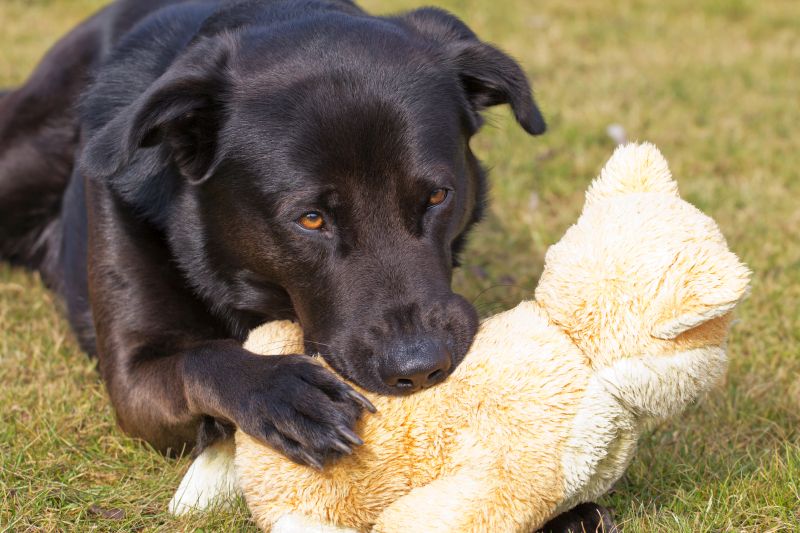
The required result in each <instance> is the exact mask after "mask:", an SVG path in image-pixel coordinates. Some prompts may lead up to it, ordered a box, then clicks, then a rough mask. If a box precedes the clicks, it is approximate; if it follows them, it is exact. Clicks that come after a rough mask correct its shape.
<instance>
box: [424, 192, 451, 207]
mask: <svg viewBox="0 0 800 533" xmlns="http://www.w3.org/2000/svg"><path fill="white" fill-rule="evenodd" d="M445 200H447V189H434V190H433V192H431V195H430V196H429V197H428V207H436V206H437V205H441V204H442V203H444V201H445Z"/></svg>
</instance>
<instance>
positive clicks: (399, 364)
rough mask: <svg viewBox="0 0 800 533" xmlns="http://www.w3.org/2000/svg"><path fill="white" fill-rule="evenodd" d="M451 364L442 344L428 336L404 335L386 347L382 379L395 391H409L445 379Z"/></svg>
mask: <svg viewBox="0 0 800 533" xmlns="http://www.w3.org/2000/svg"><path fill="white" fill-rule="evenodd" d="M451 365H452V359H451V357H450V350H449V349H448V348H447V346H446V345H445V343H443V342H440V341H437V340H435V339H430V338H427V337H409V338H403V339H398V340H396V341H395V342H393V343H392V344H391V345H390V346H389V349H388V350H387V353H386V360H385V364H384V365H382V366H383V368H382V369H381V378H382V379H383V382H384V383H386V384H387V385H388V386H390V387H392V388H393V389H394V390H396V391H397V392H398V393H401V394H405V393H411V392H416V391H418V390H420V389H423V388H426V387H432V386H434V385H436V384H437V383H440V382H442V381H444V379H445V378H446V377H447V371H448V370H450V366H451Z"/></svg>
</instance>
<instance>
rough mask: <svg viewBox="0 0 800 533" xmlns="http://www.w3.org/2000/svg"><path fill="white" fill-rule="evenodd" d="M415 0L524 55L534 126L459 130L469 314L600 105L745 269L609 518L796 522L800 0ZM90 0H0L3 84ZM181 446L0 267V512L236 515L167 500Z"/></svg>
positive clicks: (210, 519) (525, 252) (52, 517)
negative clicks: (735, 307)
mask: <svg viewBox="0 0 800 533" xmlns="http://www.w3.org/2000/svg"><path fill="white" fill-rule="evenodd" d="M422 1H424V0H384V1H381V0H363V1H362V4H363V5H364V6H365V7H367V8H369V9H371V10H372V11H373V12H377V13H388V12H394V11H398V10H402V9H407V8H411V7H416V6H419V5H421V2H422ZM429 1H430V2H435V3H437V4H438V5H440V6H442V7H445V8H448V9H450V10H452V11H454V12H455V13H457V14H458V15H460V16H461V17H463V18H464V19H465V20H466V21H467V22H468V23H469V24H470V25H471V26H472V27H473V28H474V29H475V30H476V31H477V32H478V33H479V34H480V35H481V36H483V37H484V38H486V39H488V40H490V41H492V42H495V43H497V44H499V45H500V46H501V47H503V48H504V49H506V50H507V51H509V52H511V53H512V54H513V55H514V56H515V57H517V58H518V59H519V60H520V61H521V63H522V64H523V65H524V67H525V68H526V70H527V71H528V73H529V74H530V75H531V76H532V79H533V82H534V86H535V90H536V94H537V98H538V100H539V103H540V104H541V105H542V107H543V109H544V111H545V113H546V116H547V118H548V120H549V123H550V131H549V133H548V134H547V135H546V136H544V137H542V138H535V139H532V138H529V137H527V136H525V135H524V134H523V133H522V132H521V130H520V129H519V128H517V127H515V124H514V123H513V122H512V120H511V119H510V115H509V114H508V113H507V111H505V110H502V111H497V112H494V113H492V114H491V117H490V121H489V125H488V126H487V127H486V128H485V130H484V131H483V132H482V133H481V134H480V135H479V136H478V137H477V138H476V139H475V141H474V149H475V150H476V151H477V153H478V154H479V155H480V156H481V157H482V158H484V160H485V161H486V162H487V163H488V165H489V166H490V167H491V169H492V176H491V182H492V204H491V210H490V212H489V216H488V220H487V221H486V222H485V223H484V224H482V226H481V227H480V228H479V229H478V230H477V231H476V233H475V235H474V237H473V238H472V240H471V243H470V246H469V250H468V253H467V254H466V256H465V265H464V267H463V269H462V270H461V271H460V272H459V273H458V274H457V276H456V285H457V287H458V289H459V290H460V291H462V292H463V293H465V294H466V295H468V296H469V297H470V298H472V299H474V301H475V302H476V305H477V306H478V308H479V309H480V311H481V313H482V314H483V315H488V314H491V313H494V312H496V311H498V310H501V309H505V308H507V307H509V306H511V305H513V304H514V303H516V302H518V301H519V300H520V299H521V298H524V297H527V296H529V295H530V294H531V293H532V290H533V288H534V286H535V284H536V280H537V277H538V275H539V273H540V269H541V265H542V258H543V254H544V252H545V249H546V247H547V246H548V245H549V244H551V243H553V242H554V241H556V240H558V239H559V238H560V236H561V235H562V234H563V232H564V230H565V229H566V227H567V226H568V225H569V224H571V223H572V222H574V221H575V219H576V217H577V214H578V211H579V209H580V207H581V204H582V196H583V192H584V190H585V188H586V186H587V184H588V183H589V181H590V180H591V178H592V177H593V176H594V175H595V174H596V173H597V172H598V170H599V169H600V167H601V166H602V164H603V162H604V161H605V159H606V158H607V157H608V156H609V155H610V153H611V151H612V149H613V147H614V144H613V142H612V141H611V140H610V139H609V137H608V136H607V134H606V128H607V126H608V125H609V124H612V123H618V124H621V125H623V126H624V127H625V129H626V130H627V132H628V136H629V138H630V139H631V140H650V141H653V142H654V143H656V144H657V145H658V146H659V147H660V148H661V149H662V151H663V152H664V154H665V155H666V157H667V158H668V159H669V161H670V163H671V166H672V170H673V173H674V175H675V176H676V177H677V178H678V181H679V183H680V187H681V191H682V193H683V195H684V197H685V198H687V199H689V200H690V201H691V202H693V203H694V204H696V205H697V206H698V207H699V208H701V209H702V210H704V211H706V212H707V213H709V214H710V215H711V216H713V217H715V218H716V219H717V220H718V221H719V223H720V225H721V226H722V229H723V231H724V233H725V235H726V236H727V237H728V240H729V243H730V245H731V247H732V248H733V249H734V250H735V251H736V252H737V253H738V254H740V256H741V257H742V258H743V259H744V261H745V262H747V263H748V264H749V265H750V267H751V268H752V269H753V271H754V272H755V277H754V282H753V290H752V296H751V297H750V299H749V300H748V301H747V302H746V303H745V304H744V305H743V306H742V307H741V310H740V312H739V314H738V318H739V319H738V322H737V324H736V325H735V327H734V329H733V332H732V339H731V342H730V358H731V367H730V374H729V377H728V379H727V382H726V383H725V385H724V386H723V387H722V388H721V389H720V390H719V391H717V392H715V393H714V394H712V395H711V396H710V397H709V398H707V400H706V401H704V402H703V403H702V404H700V405H698V406H696V407H695V408H693V409H691V410H690V411H689V412H688V413H687V414H685V415H684V416H682V417H680V418H679V419H677V420H675V421H673V422H672V423H670V424H666V425H664V426H663V427H661V428H659V429H658V430H657V431H655V432H653V433H652V434H650V435H648V436H646V438H644V439H643V443H642V447H641V452H640V453H639V455H638V458H637V459H636V460H635V462H634V464H633V465H632V467H631V468H630V470H629V472H628V474H627V476H626V477H625V479H624V480H623V481H621V482H620V483H619V484H618V486H617V488H616V491H615V493H614V494H612V495H610V496H607V497H606V498H604V500H603V503H605V504H607V505H609V506H610V507H612V508H613V510H614V512H615V514H616V517H617V519H618V521H619V522H620V523H621V524H622V525H623V527H624V529H625V530H626V531H733V530H739V531H753V532H767V531H792V530H795V531H800V431H799V428H800V144H798V141H800V135H798V127H799V125H800V2H797V1H796V0H782V1H781V0H772V1H769V2H767V1H758V0H752V1H749V0H699V1H690V0H661V1H656V0H654V1H648V2H644V1H635V2H633V1H631V2H599V1H589V0H582V1H574V0H573V1H570V2H564V1H561V0H537V1H533V0H494V1H493V2H487V1H485V0H429ZM102 4H103V2H102V1H100V0H2V1H0V30H1V31H0V50H2V51H1V52H0V87H2V86H12V85H14V84H17V83H20V82H22V80H23V79H24V78H25V77H26V76H27V74H28V73H29V72H30V70H31V68H32V67H33V65H34V63H35V62H36V60H37V59H38V58H39V57H40V56H41V54H42V53H43V52H44V51H45V50H46V49H47V48H48V47H49V46H50V45H51V44H52V43H53V42H54V41H55V40H56V39H57V38H58V37H59V36H60V35H61V34H63V33H64V32H66V31H67V30H68V29H69V28H70V27H71V26H72V25H73V24H75V23H76V22H77V21H79V20H80V19H81V18H82V17H84V16H86V15H88V14H89V13H91V12H92V11H93V10H95V9H97V8H98V7H99V6H101V5H102ZM612 4H613V7H612ZM187 465H188V460H186V459H184V460H180V461H171V460H167V459H164V458H162V457H160V456H159V455H157V454H155V453H153V452H151V451H149V450H148V449H146V448H145V447H143V446H141V445H140V444H138V443H137V442H135V441H133V440H131V439H128V438H126V437H125V436H124V435H123V434H122V433H121V432H120V430H119V429H118V428H117V427H116V425H115V423H114V417H113V413H112V411H111V409H110V407H109V402H108V400H107V398H106V395H105V391H104V389H103V387H102V384H101V383H100V381H99V380H98V377H97V374H96V372H95V369H94V364H93V363H92V362H91V361H89V360H88V359H87V358H86V357H85V356H84V355H83V354H82V353H81V352H80V351H79V350H78V348H77V346H76V344H75V342H74V340H73V338H72V337H71V335H70V332H69V329H68V327H67V325H66V322H65V321H64V319H63V318H62V317H61V315H60V313H59V312H58V310H57V302H56V301H54V299H53V298H52V296H50V295H49V294H48V293H47V292H46V291H45V290H44V289H43V288H42V286H41V283H40V282H39V280H38V278H37V277H36V276H34V275H30V274H28V273H25V272H22V271H18V270H13V269H9V268H8V267H5V266H2V267H0V529H3V528H8V529H10V530H14V531H64V530H72V531H84V530H89V529H96V530H113V531H116V530H120V531H130V530H132V529H137V530H139V529H141V530H148V531H149V530H164V531H175V530H189V529H195V528H201V529H205V530H217V529H218V530H226V531H227V530H252V529H254V528H253V525H252V524H251V523H250V522H249V521H248V518H247V512H246V510H245V509H244V507H242V506H240V508H239V509H237V510H236V511H235V512H232V513H231V512H217V513H213V514H211V515H209V516H205V517H201V518H192V519H188V520H187V519H184V520H175V519H173V518H171V517H169V516H168V515H166V514H165V512H164V510H165V507H166V504H167V501H168V500H169V498H170V496H171V493H172V491H173V490H174V488H175V487H176V486H177V483H178V481H179V479H180V476H181V474H182V472H183V471H184V470H185V468H186V467H187Z"/></svg>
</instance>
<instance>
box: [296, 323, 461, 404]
mask: <svg viewBox="0 0 800 533" xmlns="http://www.w3.org/2000/svg"><path fill="white" fill-rule="evenodd" d="M471 342H472V337H470V338H469V339H468V340H464V341H463V342H461V343H458V342H456V340H455V339H452V338H447V337H444V336H435V335H430V336H426V335H411V336H403V337H400V338H396V339H393V340H390V341H388V342H385V343H381V345H379V346H378V347H369V346H367V345H364V344H363V343H359V342H354V343H352V344H350V346H351V348H350V349H344V350H342V351H339V350H331V349H324V348H322V347H323V346H330V344H328V343H322V342H315V341H313V340H310V341H307V342H306V351H307V353H310V354H315V355H319V356H320V357H322V358H323V359H324V360H325V361H326V363H327V364H328V365H329V366H330V367H331V368H332V369H333V370H334V371H335V372H336V373H337V374H338V375H339V376H341V377H342V378H343V379H345V380H347V381H349V382H351V383H353V384H354V385H356V386H358V387H360V388H362V389H364V390H366V391H369V392H373V393H376V394H381V395H385V396H407V395H410V394H414V393H416V392H419V391H421V390H424V389H427V388H431V387H435V386H436V385H438V384H440V383H442V382H443V381H445V380H446V379H447V378H448V377H449V376H450V375H451V374H452V373H453V371H454V370H455V369H456V368H457V367H458V365H459V364H460V363H461V362H462V361H463V359H464V357H465V355H466V353H467V351H468V349H469V346H470V344H471Z"/></svg>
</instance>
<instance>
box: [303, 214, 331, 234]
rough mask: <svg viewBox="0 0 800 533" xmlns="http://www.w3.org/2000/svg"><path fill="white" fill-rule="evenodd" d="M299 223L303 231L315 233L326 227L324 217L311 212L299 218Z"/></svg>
mask: <svg viewBox="0 0 800 533" xmlns="http://www.w3.org/2000/svg"><path fill="white" fill-rule="evenodd" d="M297 223H298V224H300V227H302V228H303V229H307V230H311V231H314V230H319V229H322V227H323V226H325V219H324V218H323V217H322V214H321V213H318V212H316V211H311V212H310V213H306V214H305V215H303V216H301V217H300V218H298V219H297Z"/></svg>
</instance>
